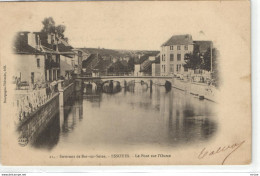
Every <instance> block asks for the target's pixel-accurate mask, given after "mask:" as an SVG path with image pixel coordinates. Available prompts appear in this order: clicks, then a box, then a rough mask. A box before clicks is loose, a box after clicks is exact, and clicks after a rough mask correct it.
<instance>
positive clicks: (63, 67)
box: [60, 55, 74, 77]
mask: <svg viewBox="0 0 260 176" xmlns="http://www.w3.org/2000/svg"><path fill="white" fill-rule="evenodd" d="M73 69H74V68H73V61H72V58H69V57H66V56H62V55H61V56H60V76H63V77H65V75H66V71H69V70H73Z"/></svg>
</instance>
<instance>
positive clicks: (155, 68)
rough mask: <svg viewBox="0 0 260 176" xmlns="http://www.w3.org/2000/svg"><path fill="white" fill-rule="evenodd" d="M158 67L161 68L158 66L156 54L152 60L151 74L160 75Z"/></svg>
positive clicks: (158, 59) (158, 57)
mask: <svg viewBox="0 0 260 176" xmlns="http://www.w3.org/2000/svg"><path fill="white" fill-rule="evenodd" d="M149 59H150V58H149ZM160 68H161V67H160V56H157V57H155V59H154V60H153V61H152V76H160V75H161V69H160Z"/></svg>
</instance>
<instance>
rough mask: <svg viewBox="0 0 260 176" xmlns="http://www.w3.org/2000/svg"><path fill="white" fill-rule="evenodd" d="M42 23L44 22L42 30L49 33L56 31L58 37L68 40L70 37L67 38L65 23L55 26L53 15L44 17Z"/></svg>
mask: <svg viewBox="0 0 260 176" xmlns="http://www.w3.org/2000/svg"><path fill="white" fill-rule="evenodd" d="M42 24H43V28H42V30H41V32H45V33H48V34H49V33H55V34H57V35H58V37H60V38H62V39H66V40H68V38H66V37H65V35H64V32H65V30H66V26H64V25H58V26H55V21H54V20H53V18H52V17H48V18H44V20H43V21H42Z"/></svg>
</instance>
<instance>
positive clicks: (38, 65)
mask: <svg viewBox="0 0 260 176" xmlns="http://www.w3.org/2000/svg"><path fill="white" fill-rule="evenodd" d="M37 67H40V59H37Z"/></svg>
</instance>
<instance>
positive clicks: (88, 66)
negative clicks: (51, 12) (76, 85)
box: [82, 54, 102, 76]
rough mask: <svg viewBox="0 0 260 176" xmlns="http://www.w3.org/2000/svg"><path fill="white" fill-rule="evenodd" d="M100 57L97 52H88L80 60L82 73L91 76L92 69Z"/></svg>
mask: <svg viewBox="0 0 260 176" xmlns="http://www.w3.org/2000/svg"><path fill="white" fill-rule="evenodd" d="M101 59H102V57H101V56H100V55H98V54H90V55H89V57H88V58H87V59H86V60H84V61H83V62H82V70H83V74H84V75H86V76H92V71H93V69H94V68H95V67H96V66H97V64H98V62H99V60H101Z"/></svg>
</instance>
